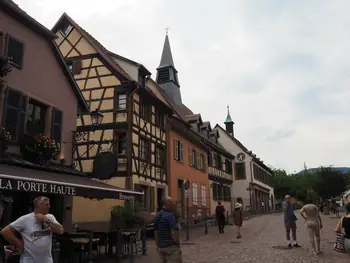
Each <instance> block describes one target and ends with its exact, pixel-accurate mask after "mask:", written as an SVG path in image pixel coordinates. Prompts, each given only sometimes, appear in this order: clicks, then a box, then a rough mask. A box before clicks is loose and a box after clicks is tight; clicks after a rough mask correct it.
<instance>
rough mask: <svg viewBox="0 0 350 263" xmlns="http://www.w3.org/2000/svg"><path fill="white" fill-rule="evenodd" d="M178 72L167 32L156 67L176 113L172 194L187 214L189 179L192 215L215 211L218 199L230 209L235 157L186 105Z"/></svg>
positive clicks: (208, 213) (173, 119)
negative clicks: (186, 187)
mask: <svg viewBox="0 0 350 263" xmlns="http://www.w3.org/2000/svg"><path fill="white" fill-rule="evenodd" d="M177 73H178V72H177V70H176V68H175V65H174V60H173V57H172V52H171V48H170V42H169V37H168V35H166V37H165V41H164V46H163V51H162V57H161V61H160V65H159V66H158V68H157V83H158V84H159V85H160V86H161V87H162V89H163V91H164V92H165V93H166V94H167V96H168V98H169V101H171V105H172V106H173V108H174V109H175V111H176V113H177V116H173V118H172V120H171V125H170V134H169V135H170V136H169V137H170V140H171V141H172V142H173V145H172V146H171V147H169V149H171V150H172V151H171V152H170V153H169V155H170V156H171V155H173V158H171V160H170V162H169V165H170V169H171V176H170V177H171V178H170V184H169V187H170V193H171V195H172V196H173V197H174V198H175V199H176V200H177V201H178V211H179V212H181V214H185V213H184V212H185V210H184V208H185V194H184V193H185V191H184V187H183V184H182V183H183V182H184V181H189V182H190V183H189V194H188V196H187V197H188V198H189V199H190V200H189V208H190V209H189V212H190V213H191V214H190V218H193V219H196V218H198V219H199V217H200V215H202V216H204V215H212V214H214V213H215V207H216V205H217V202H218V201H221V202H222V204H223V205H224V206H225V208H226V210H227V211H229V212H230V211H231V187H232V183H233V176H232V160H233V159H234V156H233V155H231V154H230V153H228V152H227V151H226V150H225V149H224V148H223V147H222V146H221V145H220V144H219V142H218V133H217V132H216V131H214V130H212V129H211V126H210V122H203V120H202V117H201V115H200V114H194V113H193V112H192V111H191V110H190V109H189V108H187V107H186V106H185V105H184V104H183V102H182V96H181V92H180V84H179V78H178V74H177ZM184 123H185V124H184ZM187 166H189V168H190V169H187ZM198 211H199V212H198Z"/></svg>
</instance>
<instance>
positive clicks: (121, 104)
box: [117, 93, 126, 110]
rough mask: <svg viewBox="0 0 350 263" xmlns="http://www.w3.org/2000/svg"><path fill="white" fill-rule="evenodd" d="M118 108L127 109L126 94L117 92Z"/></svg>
mask: <svg viewBox="0 0 350 263" xmlns="http://www.w3.org/2000/svg"><path fill="white" fill-rule="evenodd" d="M117 109H119V110H121V109H123V110H124V109H126V94H125V93H119V94H117Z"/></svg>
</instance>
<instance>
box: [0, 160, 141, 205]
mask: <svg viewBox="0 0 350 263" xmlns="http://www.w3.org/2000/svg"><path fill="white" fill-rule="evenodd" d="M0 190H5V191H24V192H36V193H42V194H45V193H46V194H59V195H70V196H83V197H89V198H98V199H103V198H109V199H119V200H135V197H137V196H140V195H143V193H140V192H135V191H130V190H126V189H123V188H119V187H116V186H113V185H109V184H105V183H102V182H100V181H97V180H94V179H90V178H87V177H84V176H78V175H71V174H64V173H55V172H47V171H41V170H36V169H29V168H23V167H20V166H14V165H6V164H0Z"/></svg>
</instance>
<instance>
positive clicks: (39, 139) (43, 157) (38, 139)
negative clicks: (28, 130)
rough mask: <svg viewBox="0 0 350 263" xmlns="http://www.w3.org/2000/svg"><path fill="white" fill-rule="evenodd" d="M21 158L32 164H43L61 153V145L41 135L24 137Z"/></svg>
mask: <svg viewBox="0 0 350 263" xmlns="http://www.w3.org/2000/svg"><path fill="white" fill-rule="evenodd" d="M22 151H23V157H24V158H25V159H26V160H28V161H30V162H33V163H39V164H44V163H47V162H48V161H50V160H52V159H54V160H55V159H56V158H57V156H58V154H59V153H60V151H61V145H60V144H59V143H56V142H55V140H52V139H50V138H49V137H47V136H44V135H42V134H39V135H35V136H30V135H26V136H24V139H23V145H22Z"/></svg>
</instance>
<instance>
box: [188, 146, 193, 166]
mask: <svg viewBox="0 0 350 263" xmlns="http://www.w3.org/2000/svg"><path fill="white" fill-rule="evenodd" d="M188 163H189V164H190V166H193V163H192V149H191V147H188Z"/></svg>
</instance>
